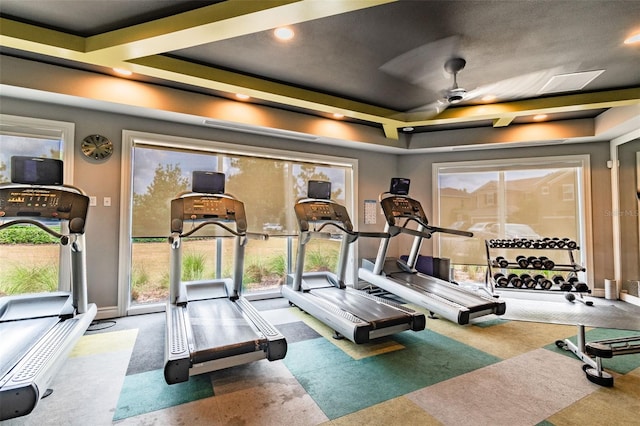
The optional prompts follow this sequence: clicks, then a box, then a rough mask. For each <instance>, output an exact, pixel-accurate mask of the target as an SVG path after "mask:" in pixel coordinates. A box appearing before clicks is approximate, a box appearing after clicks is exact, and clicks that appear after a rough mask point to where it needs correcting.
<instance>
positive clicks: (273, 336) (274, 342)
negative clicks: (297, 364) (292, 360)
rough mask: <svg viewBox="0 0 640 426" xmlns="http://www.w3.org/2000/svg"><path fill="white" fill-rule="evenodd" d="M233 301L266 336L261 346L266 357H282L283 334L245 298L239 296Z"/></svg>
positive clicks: (285, 347) (285, 344)
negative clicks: (263, 344) (264, 343)
mask: <svg viewBox="0 0 640 426" xmlns="http://www.w3.org/2000/svg"><path fill="white" fill-rule="evenodd" d="M235 303H236V304H237V305H238V307H239V308H240V310H241V311H242V313H243V314H244V315H245V316H246V317H248V319H249V320H250V321H251V323H253V325H254V326H255V327H256V328H257V329H258V330H259V331H260V333H262V334H263V335H264V336H265V337H266V339H267V344H266V345H265V347H264V348H263V350H264V352H265V355H266V358H267V359H268V360H269V361H276V360H279V359H283V358H284V357H285V355H286V354H287V341H286V340H285V338H284V336H283V335H282V334H281V333H280V332H279V331H278V330H276V328H275V327H274V326H273V325H271V323H270V322H268V321H267V320H266V319H264V318H263V317H262V316H261V315H260V313H259V312H258V311H257V310H256V308H254V307H253V305H251V303H249V301H248V300H247V299H245V298H244V297H242V296H241V297H239V298H238V299H237V300H236V302H235Z"/></svg>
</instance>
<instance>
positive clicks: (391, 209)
mask: <svg viewBox="0 0 640 426" xmlns="http://www.w3.org/2000/svg"><path fill="white" fill-rule="evenodd" d="M380 205H381V207H382V211H383V212H384V216H385V218H386V219H387V222H388V223H389V225H392V226H393V225H395V224H396V223H395V221H396V218H401V217H406V218H414V219H417V220H419V221H420V222H422V223H424V224H425V225H426V224H428V223H429V221H428V219H427V215H426V214H425V213H424V210H422V205H421V204H420V202H419V201H418V200H414V199H413V198H409V197H401V196H397V197H388V198H385V199H383V200H382V201H381V202H380Z"/></svg>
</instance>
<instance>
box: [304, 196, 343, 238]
mask: <svg viewBox="0 0 640 426" xmlns="http://www.w3.org/2000/svg"><path fill="white" fill-rule="evenodd" d="M295 212H296V218H297V219H298V224H299V225H300V230H301V231H303V232H305V231H308V230H309V223H310V222H311V223H317V222H338V223H341V224H343V225H344V227H345V228H346V229H347V230H349V231H352V230H353V224H352V223H351V219H350V218H349V213H347V209H346V208H345V207H344V206H342V205H340V204H337V203H334V202H332V201H329V200H313V201H307V202H303V203H297V204H296V205H295Z"/></svg>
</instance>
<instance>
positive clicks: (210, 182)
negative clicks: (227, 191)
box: [191, 171, 225, 194]
mask: <svg viewBox="0 0 640 426" xmlns="http://www.w3.org/2000/svg"><path fill="white" fill-rule="evenodd" d="M224 180H225V175H224V173H218V172H205V171H194V172H193V179H192V182H191V190H192V191H193V192H202V193H205V194H224Z"/></svg>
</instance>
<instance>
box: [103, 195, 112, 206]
mask: <svg viewBox="0 0 640 426" xmlns="http://www.w3.org/2000/svg"><path fill="white" fill-rule="evenodd" d="M102 205H103V206H105V207H111V197H104V199H103V200H102Z"/></svg>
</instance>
